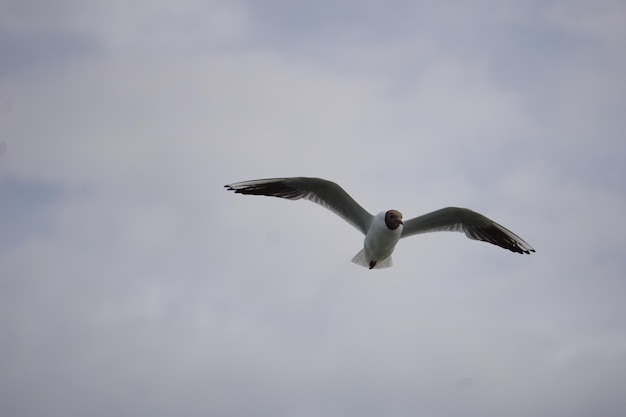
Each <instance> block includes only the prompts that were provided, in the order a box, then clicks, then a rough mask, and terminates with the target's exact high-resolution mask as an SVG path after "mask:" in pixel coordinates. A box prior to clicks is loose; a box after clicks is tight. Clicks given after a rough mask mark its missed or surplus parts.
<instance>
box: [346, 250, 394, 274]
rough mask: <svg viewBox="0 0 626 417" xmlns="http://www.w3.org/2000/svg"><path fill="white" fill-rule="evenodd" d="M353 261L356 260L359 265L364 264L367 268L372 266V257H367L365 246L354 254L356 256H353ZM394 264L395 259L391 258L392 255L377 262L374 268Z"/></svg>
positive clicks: (387, 266)
mask: <svg viewBox="0 0 626 417" xmlns="http://www.w3.org/2000/svg"><path fill="white" fill-rule="evenodd" d="M352 262H354V263H355V264H357V265H361V266H364V267H366V268H369V267H370V259H367V257H366V256H365V248H363V249H361V250H360V251H359V253H357V254H356V255H354V258H352ZM392 265H393V261H392V260H391V256H390V257H388V258H385V259H382V260H380V261H378V262H376V266H375V267H374V268H375V269H380V268H389V267H390V266H392Z"/></svg>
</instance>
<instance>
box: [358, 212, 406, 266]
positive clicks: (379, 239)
mask: <svg viewBox="0 0 626 417" xmlns="http://www.w3.org/2000/svg"><path fill="white" fill-rule="evenodd" d="M385 216H386V212H384V211H382V212H380V213H378V214H377V215H376V216H374V218H373V219H372V224H371V225H370V228H369V230H368V231H367V234H366V235H365V239H364V241H363V249H361V251H360V252H359V253H357V254H356V255H355V256H354V258H352V262H354V263H355V264H358V265H362V266H364V267H366V268H370V269H372V268H388V267H390V266H392V265H393V262H392V260H391V254H392V253H393V251H394V249H395V248H396V243H398V241H399V240H400V236H401V235H402V227H403V226H402V224H400V225H399V226H398V227H396V228H395V229H394V230H391V229H390V228H389V227H388V226H387V223H386V222H385Z"/></svg>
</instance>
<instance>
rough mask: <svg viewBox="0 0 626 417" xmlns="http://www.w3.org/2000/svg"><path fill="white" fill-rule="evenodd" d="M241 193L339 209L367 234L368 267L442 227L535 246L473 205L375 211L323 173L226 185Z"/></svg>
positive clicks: (506, 244)
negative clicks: (408, 215) (405, 213)
mask: <svg viewBox="0 0 626 417" xmlns="http://www.w3.org/2000/svg"><path fill="white" fill-rule="evenodd" d="M224 187H226V188H227V189H228V190H230V191H234V192H235V193H237V194H250V195H265V196H270V197H279V198H285V199H288V200H300V199H303V198H304V199H306V200H310V201H312V202H314V203H317V204H319V205H321V206H323V207H326V208H327V209H329V210H331V211H333V212H335V213H336V214H337V215H339V216H341V217H342V218H343V219H344V220H346V221H347V222H348V223H350V224H351V225H352V226H354V227H356V228H357V229H358V230H359V231H361V233H363V234H364V235H365V240H364V243H363V249H361V251H360V252H359V253H357V254H356V255H355V256H354V258H352V262H354V263H356V264H358V265H362V266H364V267H366V268H369V269H374V268H386V267H390V266H391V265H392V260H391V254H392V253H393V251H394V249H395V247H396V244H397V243H398V241H399V240H400V239H402V238H405V237H407V236H412V235H417V234H420V233H428V232H437V231H454V232H464V233H465V236H467V237H468V238H470V239H473V240H482V241H483V242H489V243H492V244H494V245H497V246H500V247H501V248H504V249H508V250H510V251H512V252H515V253H520V254H524V253H525V254H530V253H531V252H534V251H535V250H534V249H533V248H532V247H531V246H530V245H529V244H528V243H526V242H525V241H524V240H523V239H522V238H521V237H519V236H517V235H516V234H515V233H513V232H511V231H510V230H508V229H507V228H505V227H504V226H501V225H499V224H498V223H496V222H494V221H493V220H491V219H489V218H487V217H485V216H483V215H482V214H479V213H476V212H474V211H472V210H469V209H466V208H460V207H446V208H442V209H440V210H436V211H433V212H431V213H428V214H424V215H422V216H419V217H414V218H412V219H410V220H406V221H405V220H403V218H402V213H400V212H399V211H398V210H387V211H383V212H380V213H378V214H376V215H372V214H370V213H369V212H368V211H367V210H365V209H364V208H363V207H361V205H359V203H357V202H356V201H354V199H353V198H352V197H350V195H349V194H348V193H347V192H345V191H344V189H343V188H341V187H340V186H339V185H338V184H335V183H334V182H332V181H328V180H324V179H321V178H307V177H293V178H268V179H261V180H251V181H242V182H236V183H233V184H228V185H225V186H224Z"/></svg>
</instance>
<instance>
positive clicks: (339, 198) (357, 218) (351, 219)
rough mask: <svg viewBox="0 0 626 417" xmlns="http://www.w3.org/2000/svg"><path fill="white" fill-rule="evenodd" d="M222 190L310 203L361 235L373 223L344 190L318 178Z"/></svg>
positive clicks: (236, 185)
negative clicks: (332, 213) (338, 217)
mask: <svg viewBox="0 0 626 417" xmlns="http://www.w3.org/2000/svg"><path fill="white" fill-rule="evenodd" d="M224 187H226V188H227V189H228V190H230V191H234V192H235V193H237V194H249V195H265V196H269V197H278V198H285V199H288V200H300V199H305V200H309V201H312V202H314V203H317V204H319V205H321V206H323V207H326V208H327V209H329V210H331V211H333V212H334V213H336V214H338V215H339V216H340V217H342V218H343V219H344V220H346V221H347V222H348V223H350V224H351V225H353V226H354V227H356V228H357V229H358V230H360V231H361V232H362V233H363V234H367V231H368V229H369V226H370V223H371V221H372V215H371V214H370V213H369V212H367V210H365V209H364V208H363V207H361V206H360V205H359V204H358V203H357V202H356V201H354V199H353V198H352V197H350V195H349V194H348V193H347V192H346V191H345V190H344V189H343V188H341V187H340V186H339V185H338V184H336V183H334V182H332V181H327V180H324V179H321V178H307V177H292V178H268V179H260V180H251V181H242V182H237V183H233V184H228V185H225V186H224Z"/></svg>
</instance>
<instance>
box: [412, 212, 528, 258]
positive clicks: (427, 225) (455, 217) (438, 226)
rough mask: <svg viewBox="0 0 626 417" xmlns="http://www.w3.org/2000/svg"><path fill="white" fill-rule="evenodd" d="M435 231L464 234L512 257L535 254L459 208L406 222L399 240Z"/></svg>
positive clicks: (503, 229) (518, 239) (517, 239)
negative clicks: (506, 251)
mask: <svg viewBox="0 0 626 417" xmlns="http://www.w3.org/2000/svg"><path fill="white" fill-rule="evenodd" d="M437 231H453V232H464V233H465V236H467V237H468V238H470V239H474V240H482V241H483V242H489V243H491V244H494V245H497V246H500V247H501V248H504V249H508V250H510V251H512V252H516V253H526V254H530V252H534V251H535V250H534V249H533V248H532V247H531V246H530V245H529V244H528V243H526V242H525V241H524V239H522V238H521V237H519V236H517V235H516V234H515V233H513V232H511V231H510V230H509V229H507V228H506V227H504V226H501V225H499V224H498V223H496V222H494V221H493V220H491V219H489V218H487V217H485V216H483V215H482V214H480V213H476V212H474V211H472V210H469V209H466V208H459V207H446V208H443V209H441V210H437V211H433V212H432V213H428V214H424V215H423V216H419V217H415V218H413V219H410V220H406V221H405V222H404V228H403V229H402V235H401V236H400V237H401V238H403V237H407V236H411V235H416V234H419V233H428V232H437Z"/></svg>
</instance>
